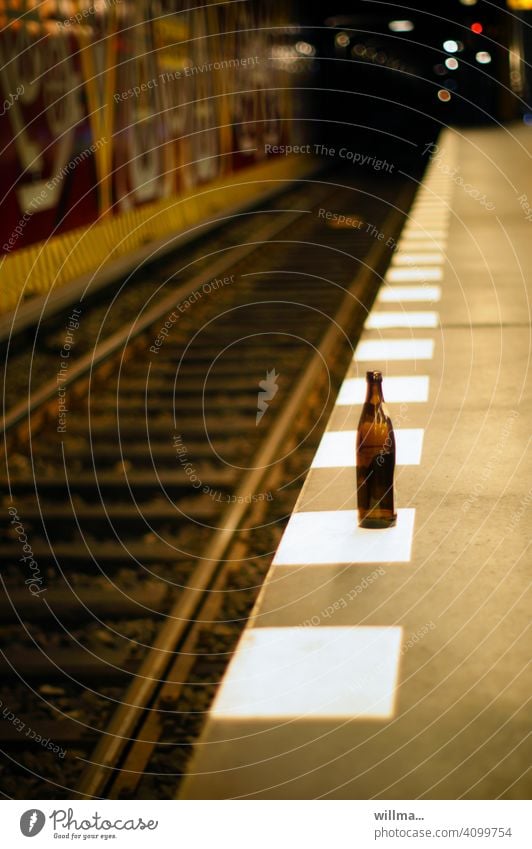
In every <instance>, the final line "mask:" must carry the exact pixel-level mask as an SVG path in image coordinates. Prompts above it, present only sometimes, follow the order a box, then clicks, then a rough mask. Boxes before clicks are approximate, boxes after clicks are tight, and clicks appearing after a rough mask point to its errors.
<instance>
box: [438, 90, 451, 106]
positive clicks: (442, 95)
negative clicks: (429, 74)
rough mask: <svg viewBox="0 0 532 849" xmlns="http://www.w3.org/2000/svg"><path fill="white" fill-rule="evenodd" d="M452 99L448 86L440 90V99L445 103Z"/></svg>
mask: <svg viewBox="0 0 532 849" xmlns="http://www.w3.org/2000/svg"><path fill="white" fill-rule="evenodd" d="M450 99H451V93H450V91H447V89H446V88H440V90H439V92H438V100H442V101H443V103H448V102H449V100H450Z"/></svg>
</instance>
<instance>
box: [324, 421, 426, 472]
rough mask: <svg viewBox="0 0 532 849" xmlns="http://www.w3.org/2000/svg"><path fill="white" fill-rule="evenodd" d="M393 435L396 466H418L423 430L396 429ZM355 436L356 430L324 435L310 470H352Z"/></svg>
mask: <svg viewBox="0 0 532 849" xmlns="http://www.w3.org/2000/svg"><path fill="white" fill-rule="evenodd" d="M394 433H395V450H396V455H395V456H396V463H397V465H398V466H418V465H419V463H420V462H421V452H422V449H423V434H424V430H423V428H396V429H395V431H394ZM356 435H357V432H356V430H335V431H329V432H328V433H324V434H323V437H322V440H321V442H320V444H319V447H318V450H317V451H316V454H315V456H314V460H313V461H312V468H313V469H336V468H345V467H353V468H354V467H355V454H356V452H355V445H356Z"/></svg>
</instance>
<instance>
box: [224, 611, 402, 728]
mask: <svg viewBox="0 0 532 849" xmlns="http://www.w3.org/2000/svg"><path fill="white" fill-rule="evenodd" d="M401 638H402V629H401V628H396V627H389V628H386V627H384V628H381V627H337V628H331V627H328V626H326V627H323V628H304V627H294V628H248V630H247V631H245V632H244V634H243V636H242V639H241V640H240V643H239V645H238V649H237V652H236V654H235V656H234V657H233V660H232V661H231V663H230V665H229V668H228V670H227V673H226V675H225V678H224V680H223V682H222V685H221V687H220V690H219V692H218V695H217V697H216V700H215V702H214V704H213V707H212V715H213V716H214V717H216V718H217V719H222V718H223V719H232V718H246V719H266V718H273V717H276V718H279V719H282V718H295V717H301V718H307V717H308V718H315V717H320V718H322V717H341V718H350V717H351V718H366V717H367V718H375V719H387V718H389V717H391V716H393V713H394V705H395V692H396V687H397V678H398V672H399V660H400V649H401Z"/></svg>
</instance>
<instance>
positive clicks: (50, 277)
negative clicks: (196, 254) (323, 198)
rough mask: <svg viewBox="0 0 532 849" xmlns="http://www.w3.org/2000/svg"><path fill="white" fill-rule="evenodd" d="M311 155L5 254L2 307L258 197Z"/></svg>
mask: <svg viewBox="0 0 532 849" xmlns="http://www.w3.org/2000/svg"><path fill="white" fill-rule="evenodd" d="M316 164H317V162H316V160H314V159H311V158H310V157H304V158H302V157H284V158H283V159H278V160H275V161H269V162H262V163H260V164H256V165H253V166H251V167H250V168H246V169H243V170H242V171H238V172H235V173H234V174H231V175H225V176H224V177H222V178H221V179H219V180H216V181H215V182H213V183H208V184H205V185H204V186H197V187H196V188H195V189H194V190H193V191H191V192H189V193H188V194H186V195H173V196H172V197H169V198H163V199H162V200H158V201H155V202H154V203H149V204H145V205H144V206H141V207H138V208H137V209H133V210H131V211H128V212H125V213H122V214H119V215H112V216H111V215H108V216H106V217H105V218H103V219H101V220H99V221H97V222H96V223H94V224H92V226H91V225H88V226H85V227H78V228H77V229H75V230H71V231H69V232H68V233H64V234H62V235H60V236H56V237H54V238H51V239H48V240H47V241H43V242H39V243H37V244H35V245H32V246H31V247H28V248H23V249H21V250H18V251H15V252H13V253H12V254H9V255H7V256H6V257H5V258H4V261H3V262H2V264H1V265H0V313H5V312H8V311H9V310H12V309H14V308H15V307H16V306H17V304H18V303H19V301H20V300H21V298H25V297H29V296H31V295H33V294H36V293H39V294H43V293H45V292H49V291H50V290H51V289H54V288H56V287H58V286H64V285H66V284H68V283H69V282H71V281H72V280H74V279H76V278H77V277H80V276H81V275H82V274H87V273H89V272H91V271H95V270H97V269H98V268H99V267H100V265H101V264H103V263H106V262H109V261H111V260H115V259H118V258H119V257H123V256H125V255H126V254H128V253H130V252H132V251H134V250H135V249H137V248H139V247H141V246H142V245H144V244H146V243H147V242H150V241H154V240H157V239H161V238H163V237H164V236H165V235H168V234H170V233H177V232H182V231H185V230H187V229H188V228H189V227H191V226H192V225H194V224H198V223H200V222H202V221H207V220H209V219H210V218H213V217H215V216H217V215H219V214H222V213H223V212H224V210H226V209H228V208H230V207H232V206H235V205H237V204H245V203H251V202H252V201H253V200H255V199H260V197H261V196H263V195H265V194H266V193H267V192H268V191H269V190H270V189H271V188H272V186H271V181H276V180H286V181H290V180H293V179H297V178H300V177H304V176H305V175H308V174H309V173H311V172H312V171H313V170H314V169H315V168H316Z"/></svg>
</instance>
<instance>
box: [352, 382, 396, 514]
mask: <svg viewBox="0 0 532 849" xmlns="http://www.w3.org/2000/svg"><path fill="white" fill-rule="evenodd" d="M366 381H367V388H366V400H365V402H364V406H363V408H362V414H361V416H360V421H359V423H358V431H357V446H356V450H357V496H358V524H359V525H360V527H361V528H389V527H391V526H392V525H395V521H396V518H397V516H396V513H395V512H394V504H393V473H394V469H395V436H394V433H393V427H392V422H391V420H390V417H389V416H388V414H387V412H386V407H385V404H384V398H383V395H382V374H381V372H380V371H368V372H366Z"/></svg>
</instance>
